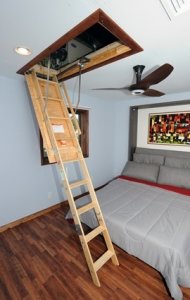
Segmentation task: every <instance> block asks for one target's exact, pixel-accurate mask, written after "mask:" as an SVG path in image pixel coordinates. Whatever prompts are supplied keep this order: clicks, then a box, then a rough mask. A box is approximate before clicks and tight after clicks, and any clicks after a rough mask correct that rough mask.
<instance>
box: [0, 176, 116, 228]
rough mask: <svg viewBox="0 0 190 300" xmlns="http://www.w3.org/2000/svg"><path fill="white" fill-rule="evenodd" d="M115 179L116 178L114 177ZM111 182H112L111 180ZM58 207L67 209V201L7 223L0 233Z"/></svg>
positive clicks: (84, 194)
mask: <svg viewBox="0 0 190 300" xmlns="http://www.w3.org/2000/svg"><path fill="white" fill-rule="evenodd" d="M115 178H116V177H115ZM115 178H114V179H115ZM112 180H113V179H112ZM112 180H110V181H108V182H107V183H106V184H104V185H101V186H99V187H97V188H95V191H97V190H99V189H101V188H103V187H104V186H106V185H107V184H108V183H109V182H111V181H112ZM88 194H89V192H86V193H83V194H81V195H78V196H76V197H74V199H75V200H77V199H78V198H80V197H83V196H86V195H88ZM60 207H68V208H69V203H68V200H66V201H62V202H60V203H58V204H55V205H52V206H50V207H48V208H45V209H43V210H40V211H38V212H36V213H34V214H31V215H28V216H26V217H24V218H21V219H18V220H16V221H14V222H11V223H8V224H6V225H3V226H0V233H2V232H4V231H6V230H7V229H10V228H14V227H16V226H18V225H20V224H22V223H25V222H28V221H31V220H33V219H35V218H37V217H40V216H43V215H45V214H47V213H49V212H51V211H52V210H55V209H56V208H60Z"/></svg>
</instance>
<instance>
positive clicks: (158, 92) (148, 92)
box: [143, 89, 165, 97]
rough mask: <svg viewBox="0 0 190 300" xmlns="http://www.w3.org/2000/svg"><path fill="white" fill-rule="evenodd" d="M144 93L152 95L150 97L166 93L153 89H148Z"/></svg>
mask: <svg viewBox="0 0 190 300" xmlns="http://www.w3.org/2000/svg"><path fill="white" fill-rule="evenodd" d="M143 95H145V96H150V97H160V96H163V95H165V93H162V92H160V91H157V90H153V89H148V90H146V91H145V92H144V93H143Z"/></svg>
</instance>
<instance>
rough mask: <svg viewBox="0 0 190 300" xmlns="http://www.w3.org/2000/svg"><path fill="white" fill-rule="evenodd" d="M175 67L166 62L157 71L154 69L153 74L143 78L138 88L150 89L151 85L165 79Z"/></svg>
mask: <svg viewBox="0 0 190 300" xmlns="http://www.w3.org/2000/svg"><path fill="white" fill-rule="evenodd" d="M173 69H174V68H173V67H172V66H171V65H170V64H164V65H162V66H161V67H159V68H158V69H156V70H155V71H153V72H152V73H151V74H149V75H148V76H146V77H145V78H143V79H142V80H141V81H140V82H139V84H138V88H141V89H144V90H146V89H148V88H149V86H151V85H153V84H157V83H159V82H160V81H162V80H164V79H165V78H166V77H168V76H169V75H170V73H171V72H172V71H173Z"/></svg>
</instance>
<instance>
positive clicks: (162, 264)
mask: <svg viewBox="0 0 190 300" xmlns="http://www.w3.org/2000/svg"><path fill="white" fill-rule="evenodd" d="M97 197H98V200H99V204H100V206H101V209H102V212H103V215H104V218H105V221H106V224H107V227H108V230H109V233H110V236H111V239H112V241H113V242H114V243H115V244H116V245H118V246H119V247H121V248H122V249H124V250H125V251H126V252H128V253H129V254H132V255H134V256H136V257H138V258H140V259H141V260H143V261H144V262H146V263H147V264H149V265H151V266H152V267H154V268H155V269H157V270H158V271H159V272H161V274H162V275H163V277H164V278H165V281H166V284H167V286H168V288H169V290H170V293H171V296H172V297H173V298H174V299H175V300H181V299H182V297H183V296H182V292H181V289H180V287H179V285H181V286H185V287H190V197H189V196H184V195H180V194H177V193H175V192H171V191H166V190H164V189H161V188H157V187H152V186H149V185H145V184H141V183H136V182H131V181H128V180H125V179H116V180H113V181H112V182H111V183H109V184H108V185H107V186H105V187H104V188H103V189H101V190H99V191H97ZM86 202H89V198H88V196H85V197H83V198H80V199H79V200H77V206H81V205H84V203H86ZM67 217H69V215H68V216H67ZM81 220H82V221H83V222H84V223H86V224H87V225H88V226H90V227H91V228H94V227H96V226H97V221H96V219H95V216H94V213H93V210H91V211H89V212H88V213H85V214H83V215H82V216H81Z"/></svg>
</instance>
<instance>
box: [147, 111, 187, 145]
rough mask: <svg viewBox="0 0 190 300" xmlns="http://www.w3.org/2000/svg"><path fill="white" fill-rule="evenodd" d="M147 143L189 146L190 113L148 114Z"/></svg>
mask: <svg viewBox="0 0 190 300" xmlns="http://www.w3.org/2000/svg"><path fill="white" fill-rule="evenodd" d="M148 143H151V144H170V145H183V146H184V145H189V146H190V112H175V113H160V114H149V136H148Z"/></svg>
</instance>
